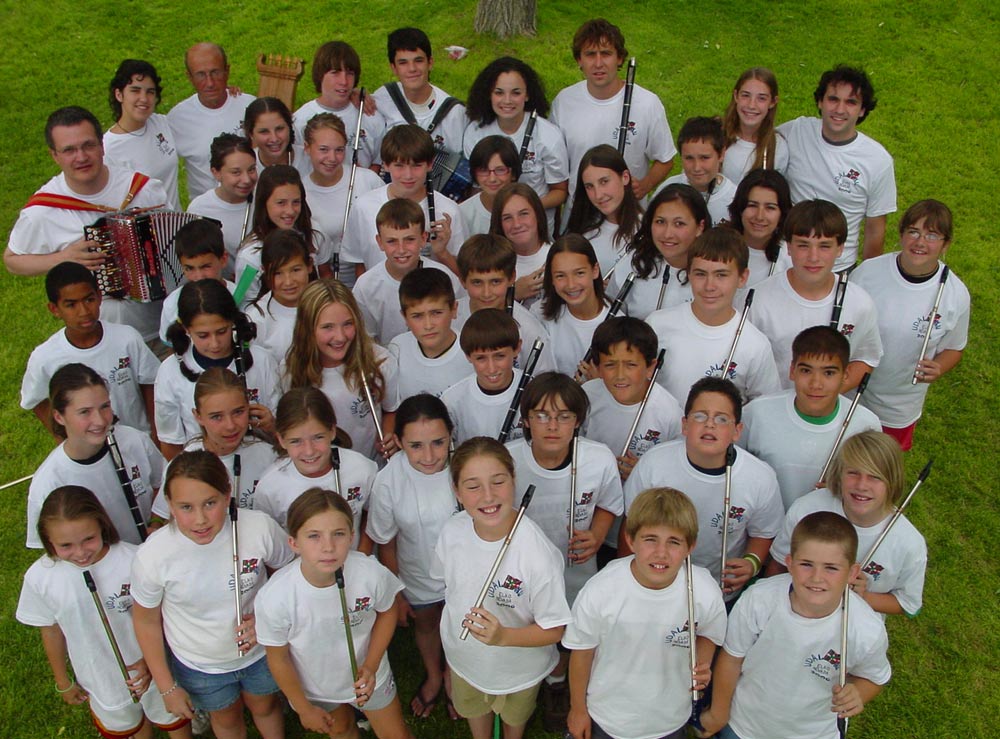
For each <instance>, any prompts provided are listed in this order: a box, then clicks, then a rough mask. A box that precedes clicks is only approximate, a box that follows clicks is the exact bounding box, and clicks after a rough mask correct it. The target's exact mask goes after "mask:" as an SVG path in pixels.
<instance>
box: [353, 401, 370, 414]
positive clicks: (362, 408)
mask: <svg viewBox="0 0 1000 739" xmlns="http://www.w3.org/2000/svg"><path fill="white" fill-rule="evenodd" d="M370 413H371V408H369V407H368V403H367V401H365V399H364V398H355V399H354V400H352V401H351V415H352V416H354V417H355V418H367V417H368V416H369V414H370Z"/></svg>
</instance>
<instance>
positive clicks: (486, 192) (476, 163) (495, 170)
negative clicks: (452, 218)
mask: <svg viewBox="0 0 1000 739" xmlns="http://www.w3.org/2000/svg"><path fill="white" fill-rule="evenodd" d="M469 169H470V170H471V171H472V177H473V179H474V180H475V181H476V187H478V188H479V192H478V193H476V194H475V195H473V196H472V197H470V198H466V199H465V200H463V201H462V202H461V203H459V204H458V210H459V212H460V213H461V214H462V220H464V221H465V226H466V231H468V233H469V236H475V235H476V234H485V233H489V232H490V219H491V218H492V215H493V203H494V202H495V201H496V196H497V193H498V192H500V189H501V188H502V187H503V186H504V185H509V184H510V183H511V182H517V180H518V178H519V177H520V176H521V159H520V157H519V156H518V153H517V149H516V148H515V147H514V143H513V142H512V141H511V140H510V139H509V138H507V137H506V136H500V135H493V136H486V137H485V138H482V139H480V140H479V142H478V143H477V144H476V145H475V146H473V147H472V152H471V153H470V154H469Z"/></svg>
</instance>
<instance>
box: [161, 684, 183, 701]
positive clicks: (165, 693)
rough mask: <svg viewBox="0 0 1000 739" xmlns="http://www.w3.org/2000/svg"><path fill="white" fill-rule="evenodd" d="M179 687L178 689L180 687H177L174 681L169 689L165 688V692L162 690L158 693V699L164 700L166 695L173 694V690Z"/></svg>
mask: <svg viewBox="0 0 1000 739" xmlns="http://www.w3.org/2000/svg"><path fill="white" fill-rule="evenodd" d="M179 687H180V686H179V685H178V684H177V681H176V680H174V684H173V685H171V686H170V687H169V688H167V689H166V690H163V691H161V692H160V697H161V698H166V697H167V696H168V695H170V694H171V693H173V692H174V691H175V690H177V688H179Z"/></svg>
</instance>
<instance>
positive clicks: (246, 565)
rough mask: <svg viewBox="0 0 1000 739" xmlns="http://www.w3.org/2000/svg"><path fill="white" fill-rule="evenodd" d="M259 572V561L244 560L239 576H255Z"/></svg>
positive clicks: (254, 559) (255, 559)
mask: <svg viewBox="0 0 1000 739" xmlns="http://www.w3.org/2000/svg"><path fill="white" fill-rule="evenodd" d="M258 572H260V560H259V559H257V558H256V557H254V558H253V559H244V560H243V566H242V567H241V568H240V574H241V575H256V574H257V573H258Z"/></svg>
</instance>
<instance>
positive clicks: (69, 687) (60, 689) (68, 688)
mask: <svg viewBox="0 0 1000 739" xmlns="http://www.w3.org/2000/svg"><path fill="white" fill-rule="evenodd" d="M74 685H76V680H71V681H70V683H69V685H67V686H66V687H65V688H60V687H59V683H56V692H57V693H59V695H62V694H63V693H68V692H69V691H71V690H72V689H73V686H74Z"/></svg>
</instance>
